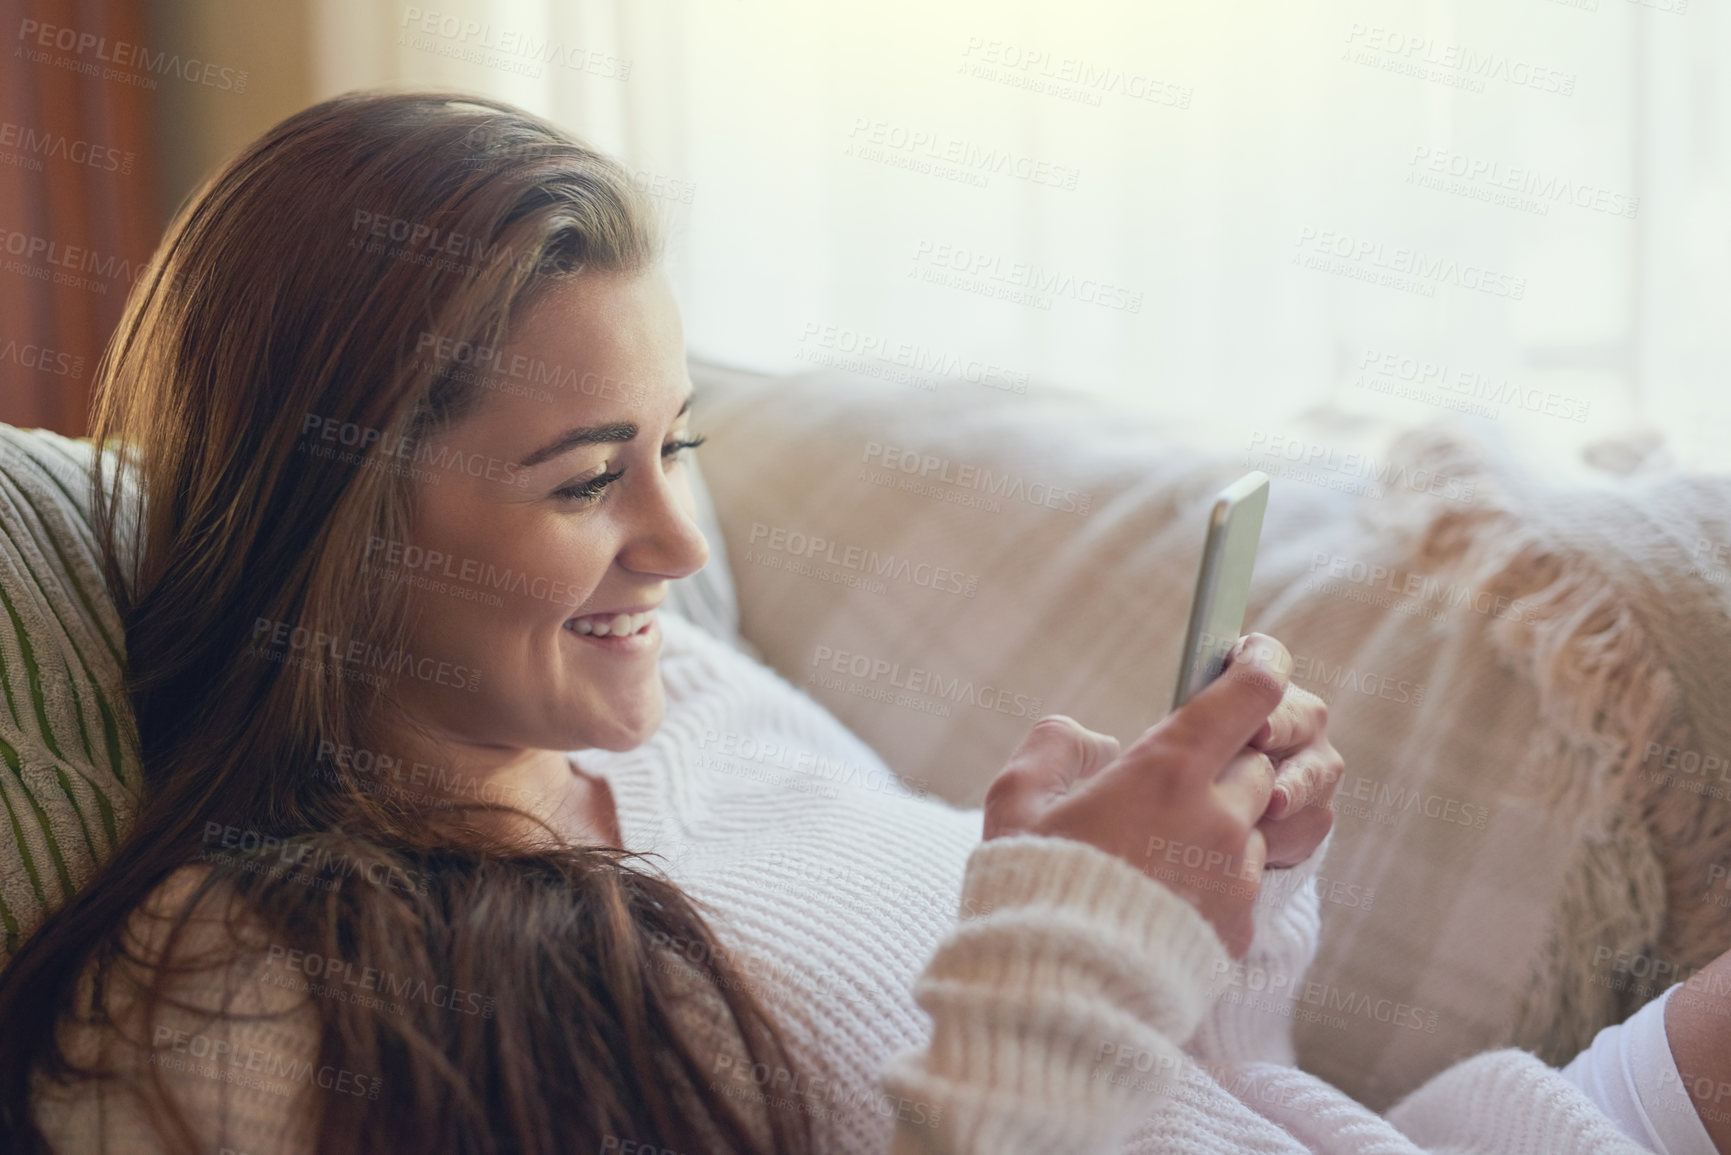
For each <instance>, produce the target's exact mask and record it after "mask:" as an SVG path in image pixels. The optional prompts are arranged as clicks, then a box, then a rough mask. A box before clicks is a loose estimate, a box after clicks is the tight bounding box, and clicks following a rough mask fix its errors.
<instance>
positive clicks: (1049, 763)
mask: <svg viewBox="0 0 1731 1155" xmlns="http://www.w3.org/2000/svg"><path fill="white" fill-rule="evenodd" d="M1117 757H1118V740H1117V739H1116V738H1112V737H1109V736H1108V735H1105V734H1096V733H1094V732H1093V731H1092V730H1089V729H1087V728H1086V727H1085V726H1083V725H1082V724H1081V723H1080V722H1078V721H1076V720H1075V719H1074V718H1072V717H1070V716H1069V715H1067V714H1047V715H1046V716H1045V717H1043V718H1041V719H1040V720H1039V721H1037V722H1035V723H1034V724H1033V726H1032V727H1030V728H1029V730H1028V732H1027V734H1025V735H1024V736H1023V737H1022V741H1021V742H1020V743H1019V744H1018V745H1017V746H1016V749H1015V751H1014V752H1013V753H1011V755H1010V759H1009V761H1008V762H1006V763H1005V764H1004V769H1003V770H1002V771H1001V772H999V774H998V777H997V778H996V779H995V780H994V781H993V782H992V785H991V787H990V789H989V790H987V792H986V805H985V809H986V830H987V835H986V837H988V838H990V837H993V834H992V833H991V832H992V831H1007V830H1010V829H1025V828H1027V827H1029V826H1031V825H1032V824H1033V822H1034V821H1035V819H1037V818H1038V817H1039V815H1040V814H1042V813H1044V812H1045V810H1046V809H1047V808H1048V807H1049V806H1051V804H1052V803H1053V802H1055V801H1056V800H1057V799H1059V798H1062V797H1063V796H1064V795H1066V794H1068V793H1069V791H1070V788H1071V786H1072V784H1074V783H1075V782H1078V781H1080V780H1082V779H1085V778H1087V777H1089V776H1090V775H1092V774H1094V773H1095V772H1096V771H1098V770H1099V769H1100V768H1101V767H1102V766H1105V765H1107V764H1109V763H1110V762H1112V761H1113V760H1114V759H1116V758H1117Z"/></svg>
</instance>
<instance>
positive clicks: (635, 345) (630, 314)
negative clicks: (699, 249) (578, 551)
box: [464, 268, 690, 440]
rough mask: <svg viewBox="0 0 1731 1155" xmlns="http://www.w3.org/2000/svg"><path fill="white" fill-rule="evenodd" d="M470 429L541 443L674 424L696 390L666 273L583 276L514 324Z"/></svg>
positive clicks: (485, 381)
mask: <svg viewBox="0 0 1731 1155" xmlns="http://www.w3.org/2000/svg"><path fill="white" fill-rule="evenodd" d="M477 379H478V383H479V384H480V385H481V387H482V388H481V391H480V396H479V398H478V401H477V404H476V406H475V408H474V409H473V410H472V411H471V416H470V420H469V421H466V422H464V424H465V425H469V426H470V427H471V428H473V429H474V430H475V431H476V432H477V433H480V432H488V433H501V434H502V433H506V432H511V433H514V434H515V437H516V438H521V439H527V440H534V439H535V438H537V437H539V436H541V435H542V434H543V433H544V432H545V431H546V430H548V429H550V428H553V427H555V426H558V427H560V428H565V427H568V426H571V425H578V424H594V423H599V422H602V421H610V420H636V421H638V422H639V423H640V424H647V423H648V422H649V421H651V420H662V419H666V418H670V417H671V416H672V415H673V413H674V412H675V411H676V410H677V409H678V407H679V404H680V402H681V401H682V400H683V399H684V397H685V394H686V393H687V392H688V391H689V389H690V381H689V378H688V376H687V373H686V363H685V345H684V335H683V330H682V327H681V325H680V319H679V308H678V304H677V302H676V301H675V299H674V296H673V290H672V286H671V284H670V283H669V282H668V280H667V277H666V274H665V273H663V272H662V271H661V270H660V269H658V268H657V269H652V270H649V271H646V272H637V273H617V272H600V271H595V272H585V273H583V274H581V275H579V276H578V277H577V278H575V279H573V280H571V281H567V282H562V283H560V284H558V285H556V286H554V287H552V288H550V289H548V290H547V291H546V292H545V293H544V294H543V295H542V296H541V297H540V298H539V299H538V300H536V301H535V303H534V305H533V306H532V307H531V308H530V309H529V310H528V311H527V312H525V313H522V314H520V315H518V316H517V317H516V318H514V319H513V323H512V326H511V330H510V332H509V334H508V336H507V340H506V341H505V342H504V343H503V344H502V345H501V346H500V348H499V349H498V350H497V352H496V354H495V356H494V358H493V363H492V364H491V366H489V368H488V370H487V371H486V372H485V373H481V374H477Z"/></svg>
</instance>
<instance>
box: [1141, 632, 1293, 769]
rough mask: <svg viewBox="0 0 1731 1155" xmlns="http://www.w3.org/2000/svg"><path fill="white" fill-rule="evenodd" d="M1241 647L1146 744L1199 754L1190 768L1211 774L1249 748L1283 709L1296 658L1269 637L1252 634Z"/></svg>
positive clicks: (1153, 731) (1149, 735) (1152, 732)
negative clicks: (1158, 743) (1277, 709)
mask: <svg viewBox="0 0 1731 1155" xmlns="http://www.w3.org/2000/svg"><path fill="white" fill-rule="evenodd" d="M1238 645H1239V647H1240V649H1238V650H1235V651H1234V653H1235V655H1236V656H1235V657H1232V658H1229V659H1228V664H1227V666H1226V671H1225V673H1223V674H1221V675H1220V677H1218V678H1216V679H1215V680H1214V681H1213V682H1210V683H1209V684H1208V685H1207V686H1205V687H1203V688H1202V689H1201V690H1200V691H1198V692H1197V694H1196V696H1195V697H1193V698H1191V699H1190V700H1189V701H1188V702H1186V703H1184V704H1183V705H1182V706H1180V707H1178V708H1177V709H1176V710H1174V711H1172V713H1170V714H1168V715H1167V716H1166V717H1165V719H1164V720H1162V721H1161V722H1160V723H1159V724H1158V725H1156V726H1154V727H1153V728H1152V729H1150V730H1149V731H1148V732H1147V733H1146V734H1144V735H1143V738H1142V740H1148V739H1153V740H1155V741H1161V742H1165V741H1169V742H1171V743H1172V744H1173V745H1174V746H1176V747H1177V748H1178V749H1181V750H1186V751H1189V752H1190V753H1192V754H1193V755H1194V757H1193V758H1192V759H1189V760H1188V763H1189V765H1190V766H1191V767H1193V768H1194V769H1195V771H1196V772H1197V773H1207V774H1210V775H1212V774H1213V773H1214V771H1215V770H1216V769H1217V768H1218V767H1220V766H1222V765H1224V764H1225V763H1226V761H1227V760H1228V759H1230V758H1231V757H1232V756H1233V755H1235V754H1236V753H1237V752H1238V751H1239V750H1241V749H1242V748H1243V747H1244V746H1245V745H1247V744H1248V743H1249V741H1250V739H1251V738H1252V737H1254V736H1255V735H1256V733H1257V731H1258V730H1259V729H1260V728H1261V727H1262V725H1263V723H1264V722H1265V721H1267V719H1268V716H1269V714H1271V713H1273V712H1274V709H1275V707H1276V706H1278V705H1280V699H1281V698H1282V697H1283V696H1284V695H1285V693H1286V687H1287V685H1288V684H1289V679H1290V677H1291V673H1292V655H1291V654H1289V653H1287V652H1286V647H1285V646H1283V645H1281V644H1280V643H1279V642H1277V641H1275V640H1274V639H1273V638H1271V637H1269V636H1268V635H1267V634H1250V635H1247V636H1246V637H1244V638H1242V639H1240V641H1239V643H1238ZM1137 744H1138V745H1140V744H1141V741H1140V740H1139V741H1138V743H1137Z"/></svg>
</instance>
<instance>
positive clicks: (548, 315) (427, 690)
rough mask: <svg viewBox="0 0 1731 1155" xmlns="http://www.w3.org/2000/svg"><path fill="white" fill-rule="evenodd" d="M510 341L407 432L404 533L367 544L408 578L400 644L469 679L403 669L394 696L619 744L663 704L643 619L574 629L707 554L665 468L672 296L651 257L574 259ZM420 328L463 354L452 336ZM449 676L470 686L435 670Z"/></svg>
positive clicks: (670, 459)
mask: <svg viewBox="0 0 1731 1155" xmlns="http://www.w3.org/2000/svg"><path fill="white" fill-rule="evenodd" d="M511 338H512V339H511V343H510V344H509V345H508V346H507V347H505V348H502V349H500V350H499V351H498V353H497V355H496V356H495V357H493V358H492V360H491V361H490V363H489V364H488V365H487V366H486V367H484V368H481V369H479V370H477V372H478V374H484V385H485V387H484V388H483V390H482V392H481V398H482V399H481V401H480V403H479V405H478V406H476V408H475V409H474V410H473V411H472V412H471V413H470V414H469V415H468V416H467V417H465V418H464V419H463V420H461V421H459V422H458V423H457V424H456V425H455V426H454V427H452V428H451V429H449V430H446V431H444V432H442V433H439V434H437V435H435V436H431V437H429V438H427V439H426V441H424V442H423V443H421V444H417V445H416V446H415V452H414V460H415V462H416V463H417V465H416V467H417V468H418V469H419V470H420V471H421V472H420V473H419V474H417V477H416V481H415V493H416V506H415V509H414V512H413V516H412V528H411V531H410V533H409V536H408V540H407V541H405V542H402V543H380V542H377V541H375V542H374V543H372V545H373V550H372V552H371V556H370V557H369V561H370V563H371V564H372V565H374V566H376V567H381V572H382V573H383V575H384V577H385V580H396V581H403V582H406V583H407V585H408V588H407V590H406V593H407V595H408V601H409V606H410V623H411V634H410V639H411V641H410V644H411V647H412V649H413V650H414V654H415V657H416V659H421V658H422V657H423V656H424V657H427V658H433V659H436V660H437V661H439V662H448V663H450V664H451V665H452V666H453V667H454V666H464V667H467V669H468V670H469V671H478V674H479V676H478V678H476V677H474V676H473V675H470V676H469V677H468V678H466V679H465V678H462V677H454V678H444V679H440V678H432V679H420V678H416V677H411V676H409V675H408V674H407V672H405V673H404V674H403V675H401V676H399V677H398V678H397V679H396V683H395V685H396V688H397V693H398V696H399V698H400V700H401V701H402V702H403V704H404V706H405V707H406V708H407V709H408V710H409V712H410V714H411V715H413V716H414V717H415V718H416V719H417V720H418V721H420V722H422V723H424V724H427V725H430V726H431V727H432V729H433V730H434V732H435V734H437V735H438V736H439V737H440V738H441V739H442V740H443V741H445V742H447V743H450V744H453V745H456V746H462V747H468V748H471V750H473V751H475V752H479V751H481V750H485V751H489V752H491V753H492V754H493V755H494V756H496V757H505V758H509V757H511V756H513V755H514V754H516V753H518V752H521V751H524V750H575V749H584V748H590V747H598V748H601V749H606V750H628V749H630V748H632V747H634V746H637V745H639V744H641V743H642V742H643V741H644V740H645V739H647V738H648V737H649V736H650V735H651V734H653V733H654V732H655V730H656V729H657V728H658V727H659V726H660V724H661V719H662V714H663V711H664V709H665V705H666V703H665V700H664V698H663V696H662V686H661V678H660V672H659V668H658V663H657V659H658V656H659V653H660V649H661V632H660V626H659V623H658V621H657V618H658V615H656V614H654V613H650V614H649V616H648V619H647V623H646V624H643V625H642V628H641V629H640V630H637V631H636V632H635V633H632V634H630V635H628V636H617V635H611V636H607V637H600V636H586V635H585V634H584V633H583V632H581V630H583V629H584V628H587V626H588V625H589V624H591V623H596V622H605V623H606V624H607V628H609V629H614V628H616V625H617V623H616V622H615V621H614V619H615V618H616V617H617V615H620V614H631V613H636V612H637V611H642V610H652V609H653V607H655V606H658V605H659V604H660V603H661V601H662V600H663V599H664V598H665V597H666V596H667V592H668V583H669V582H670V581H672V580H673V579H675V578H680V577H684V576H686V575H688V574H691V573H693V572H695V571H696V570H698V569H699V568H701V567H702V566H703V563H704V562H705V560H707V558H708V556H709V547H708V545H707V544H706V543H705V541H704V539H703V534H702V533H701V532H700V531H699V530H698V528H697V523H696V520H695V516H694V509H695V504H694V501H693V498H692V494H691V486H690V483H689V482H688V481H687V479H686V473H685V469H684V468H683V467H682V466H681V464H680V459H681V457H682V456H683V455H684V454H685V453H689V452H690V450H689V449H684V450H680V449H679V447H678V443H679V442H681V441H682V440H684V439H685V438H686V437H687V436H688V434H689V432H690V431H689V429H688V424H687V423H688V420H689V415H688V412H687V409H688V398H689V397H690V392H691V382H690V379H689V377H688V376H687V373H686V368H685V349H684V336H683V333H682V330H681V326H680V320H679V311H678V306H677V304H676V303H675V301H674V297H673V292H672V288H671V286H670V285H669V284H668V281H667V278H666V276H665V274H664V273H662V272H661V271H660V270H659V269H656V270H654V271H651V272H648V273H636V274H621V273H603V272H593V273H592V272H585V273H583V274H582V275H581V276H580V277H579V279H578V280H577V281H575V282H574V283H571V284H569V285H561V286H559V287H558V288H556V289H554V290H553V291H551V292H550V293H549V294H548V295H547V296H545V297H543V298H542V299H541V300H540V301H539V302H538V303H537V305H536V307H535V309H534V310H533V311H532V312H530V313H529V314H528V315H527V316H526V317H522V318H519V319H518V320H517V323H516V325H515V326H514V329H513V332H512V334H511ZM428 344H429V348H428V349H426V350H425V351H426V352H431V353H434V354H441V353H443V354H453V353H455V354H459V355H461V356H463V357H464V359H466V360H469V366H468V368H470V369H474V368H475V364H474V360H473V359H470V358H469V357H468V350H461V351H459V350H456V349H455V348H454V347H446V346H443V345H440V344H437V343H432V342H429V343H428ZM524 392H527V393H528V394H529V395H526V396H525V395H520V394H521V393H524ZM548 394H551V399H550V400H549V399H548V397H547V395H548ZM637 624H639V623H638V622H630V623H626V625H625V628H626V629H627V630H629V629H631V628H632V627H633V626H635V625H637ZM418 664H421V665H423V667H425V668H431V667H430V666H428V664H426V663H418ZM464 681H470V682H473V683H474V688H473V689H469V688H468V687H467V686H464V685H445V684H441V682H464Z"/></svg>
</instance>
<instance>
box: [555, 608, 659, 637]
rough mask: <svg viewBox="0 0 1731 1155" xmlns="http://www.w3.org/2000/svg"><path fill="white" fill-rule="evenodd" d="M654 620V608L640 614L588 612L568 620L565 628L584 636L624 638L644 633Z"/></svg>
mask: <svg viewBox="0 0 1731 1155" xmlns="http://www.w3.org/2000/svg"><path fill="white" fill-rule="evenodd" d="M654 620H655V611H654V610H645V611H643V612H642V613H640V614H588V615H585V616H584V617H580V618H571V619H569V620H567V621H566V622H565V628H566V629H568V630H570V631H571V632H572V633H574V634H579V635H582V636H584V637H596V638H622V637H626V636H628V635H630V634H640V633H642V632H643V631H644V630H646V629H648V628H649V625H650V623H651V622H653V621H654Z"/></svg>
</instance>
